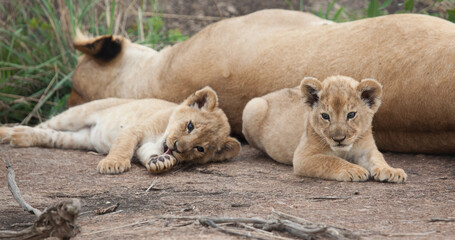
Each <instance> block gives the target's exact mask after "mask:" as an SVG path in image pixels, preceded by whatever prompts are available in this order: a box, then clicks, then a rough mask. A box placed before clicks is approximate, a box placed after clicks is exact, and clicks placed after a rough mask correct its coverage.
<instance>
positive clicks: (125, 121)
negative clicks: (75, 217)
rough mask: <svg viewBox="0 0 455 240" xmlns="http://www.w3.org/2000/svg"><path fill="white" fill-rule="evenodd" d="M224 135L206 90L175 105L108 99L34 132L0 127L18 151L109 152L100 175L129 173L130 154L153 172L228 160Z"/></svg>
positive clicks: (222, 118) (233, 146) (230, 149)
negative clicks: (181, 164) (188, 163)
mask: <svg viewBox="0 0 455 240" xmlns="http://www.w3.org/2000/svg"><path fill="white" fill-rule="evenodd" d="M229 134H230V126H229V124H228V120H227V118H226V115H225V114H224V112H223V111H222V110H221V109H220V108H219V107H218V97H217V95H216V93H215V91H213V90H212V89H211V88H210V87H205V88H203V89H201V90H199V91H197V92H196V93H194V94H192V95H191V96H189V97H188V98H187V99H186V100H185V101H184V102H183V103H181V104H180V105H177V104H175V103H170V102H167V101H163V100H159V99H143V100H133V99H116V98H109V99H104V100H98V101H93V102H89V103H86V104H83V105H80V106H77V107H73V108H71V109H69V110H67V111H65V112H63V113H62V114H60V115H57V116H56V117H54V118H52V119H50V120H49V121H47V122H44V123H42V124H40V125H38V126H36V127H33V128H31V127H25V126H18V127H14V128H7V127H0V140H1V141H2V142H6V143H8V142H10V143H11V145H13V146H17V147H31V146H40V147H57V148H77V149H90V150H92V149H93V150H96V151H98V152H100V153H104V154H106V153H109V154H108V155H107V157H106V158H104V159H103V160H101V161H100V162H99V164H98V167H97V170H98V172H100V173H121V172H124V171H126V170H128V169H130V168H131V163H130V160H131V158H132V157H133V155H135V156H136V157H137V158H138V159H139V161H140V162H141V164H142V165H144V166H145V167H146V168H147V170H148V171H149V172H152V173H159V172H163V171H166V170H169V169H170V168H171V167H172V166H174V165H175V164H176V163H177V162H181V161H192V162H196V163H205V162H208V161H220V160H224V159H229V158H232V157H234V156H236V155H237V154H238V153H239V151H240V143H239V142H238V141H237V140H236V139H234V138H232V137H229ZM136 148H137V150H136Z"/></svg>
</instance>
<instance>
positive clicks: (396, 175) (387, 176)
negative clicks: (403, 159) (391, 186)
mask: <svg viewBox="0 0 455 240" xmlns="http://www.w3.org/2000/svg"><path fill="white" fill-rule="evenodd" d="M371 176H372V177H373V178H374V180H376V181H381V182H394V183H404V182H405V181H406V179H407V178H408V175H407V174H406V173H405V172H404V171H403V169H401V168H392V167H375V168H373V169H372V170H371Z"/></svg>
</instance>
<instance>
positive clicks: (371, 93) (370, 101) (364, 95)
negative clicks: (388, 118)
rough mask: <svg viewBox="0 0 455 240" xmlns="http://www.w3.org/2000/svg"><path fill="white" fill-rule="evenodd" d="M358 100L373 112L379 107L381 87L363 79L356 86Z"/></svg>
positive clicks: (372, 80) (376, 83)
mask: <svg viewBox="0 0 455 240" xmlns="http://www.w3.org/2000/svg"><path fill="white" fill-rule="evenodd" d="M357 92H358V93H359V95H360V99H362V101H364V102H365V104H367V105H368V106H369V107H370V108H371V109H372V110H374V111H375V112H376V111H377V110H378V108H379V106H380V105H381V97H382V85H381V84H380V83H379V82H378V81H376V80H374V79H363V80H362V81H361V82H360V84H359V85H358V86H357Z"/></svg>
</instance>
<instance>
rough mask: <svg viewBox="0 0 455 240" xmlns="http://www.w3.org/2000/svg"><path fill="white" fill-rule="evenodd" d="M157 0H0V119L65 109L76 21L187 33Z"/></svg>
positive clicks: (369, 10) (85, 26)
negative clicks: (167, 21) (168, 23)
mask: <svg viewBox="0 0 455 240" xmlns="http://www.w3.org/2000/svg"><path fill="white" fill-rule="evenodd" d="M283 1H285V2H286V3H287V4H288V6H289V8H290V9H296V10H297V9H299V10H300V11H303V10H304V7H305V5H304V1H303V0H298V1H296V0H294V1H291V0H283ZM320 2H323V1H320ZM158 3H159V2H158V0H148V1H147V0H133V1H119V0H94V1H91V0H40V1H8V0H0V26H1V27H0V123H17V122H22V123H24V124H36V123H39V122H41V121H43V120H46V119H48V118H50V117H51V116H53V115H55V114H57V113H59V112H61V111H63V110H64V109H66V107H67V106H66V102H67V100H68V96H69V92H70V90H71V86H72V83H71V81H70V80H71V77H72V73H73V69H74V67H75V66H76V64H77V57H78V55H77V54H78V53H77V52H76V51H75V50H74V49H73V46H72V40H73V36H74V34H75V32H76V28H79V29H81V30H83V31H84V32H88V33H91V34H93V35H103V34H117V35H123V36H127V37H128V38H130V39H131V40H132V41H133V42H137V43H140V44H144V45H147V46H149V47H152V48H155V49H157V50H159V49H161V48H163V47H164V46H166V45H169V44H173V43H175V42H180V41H183V40H185V39H187V38H188V37H187V36H184V35H182V33H181V32H180V31H179V30H178V29H172V30H167V29H166V28H165V27H164V21H163V19H162V18H161V17H160V16H159V15H158V16H157V15H156V13H160V12H162V9H161V8H160V6H159V4H158ZM325 3H327V4H320V5H321V6H323V7H320V8H319V9H317V10H316V9H312V10H311V11H312V12H313V13H314V14H316V15H318V16H320V17H323V18H326V19H329V20H332V21H336V22H343V21H350V20H355V19H359V18H365V17H375V16H381V15H386V14H390V13H405V12H406V13H409V12H412V13H423V14H430V15H434V16H438V17H442V18H445V19H448V20H449V21H452V22H455V1H453V0H405V1H393V0H381V1H379V0H369V1H368V2H367V5H366V8H365V9H363V10H360V11H351V10H349V9H348V8H346V7H344V6H341V5H340V4H339V2H338V0H329V1H327V2H325ZM294 4H296V6H298V7H295V6H294ZM147 11H151V12H153V13H155V14H153V15H152V16H151V15H150V14H148V15H147V13H148V12H147Z"/></svg>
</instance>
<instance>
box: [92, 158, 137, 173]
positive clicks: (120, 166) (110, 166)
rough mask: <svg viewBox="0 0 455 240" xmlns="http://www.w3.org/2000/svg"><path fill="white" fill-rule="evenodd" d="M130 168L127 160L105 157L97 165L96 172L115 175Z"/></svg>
mask: <svg viewBox="0 0 455 240" xmlns="http://www.w3.org/2000/svg"><path fill="white" fill-rule="evenodd" d="M130 168H131V161H130V160H129V159H120V158H115V157H109V156H107V157H106V158H104V159H103V160H101V161H100V162H99V163H98V166H97V167H96V170H97V171H98V172H99V173H103V174H117V173H122V172H125V171H128V170H129V169H130Z"/></svg>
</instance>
